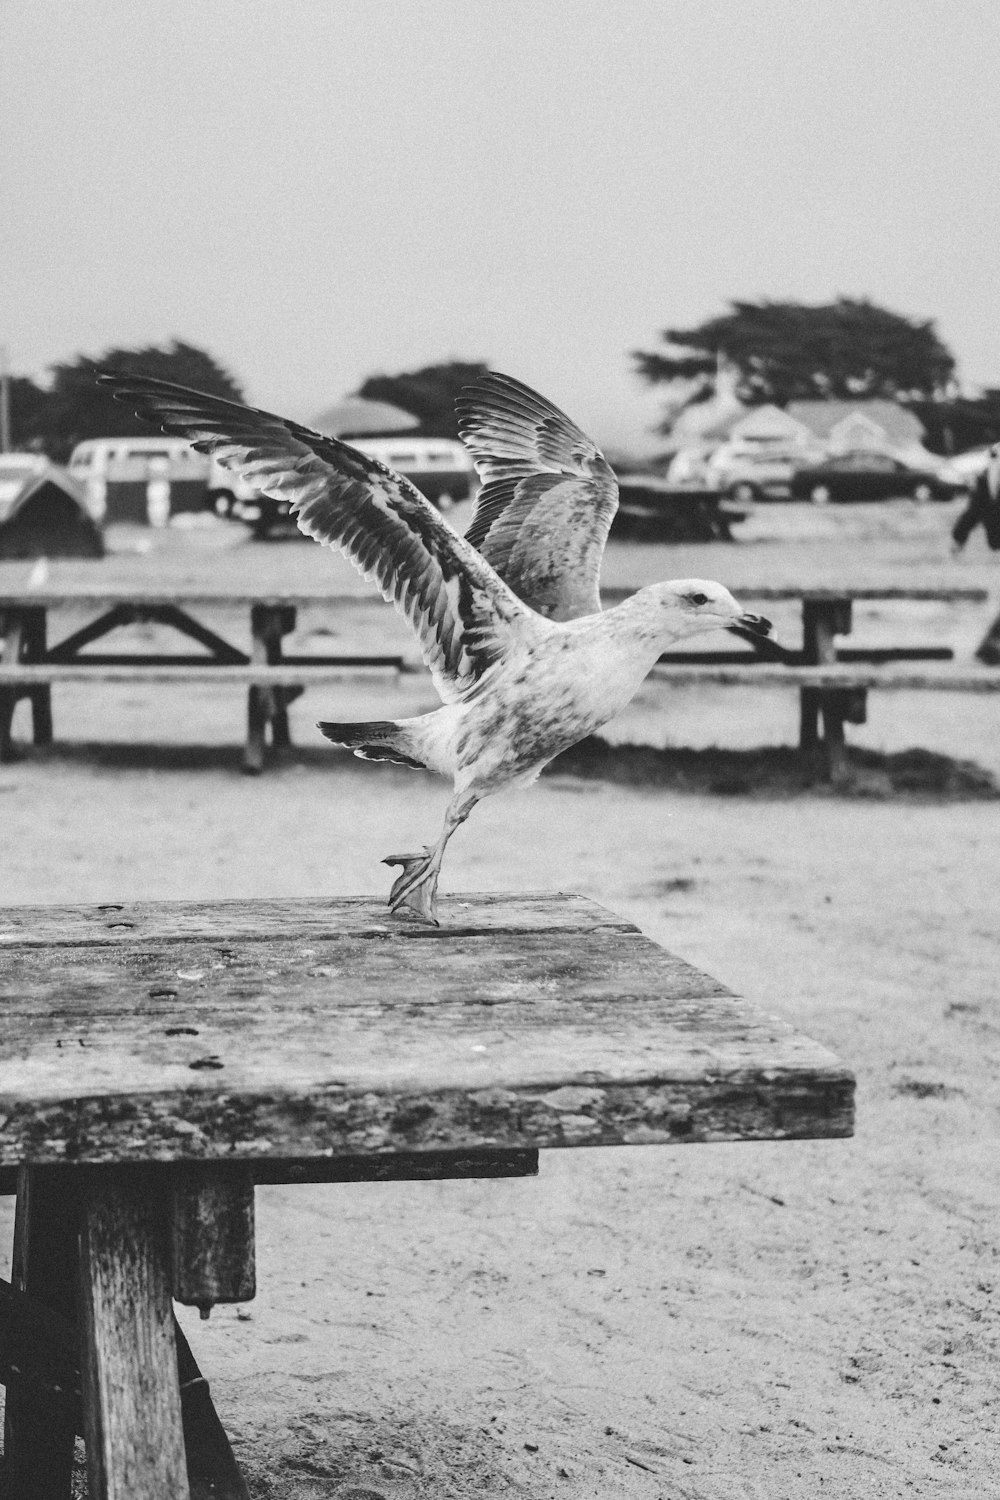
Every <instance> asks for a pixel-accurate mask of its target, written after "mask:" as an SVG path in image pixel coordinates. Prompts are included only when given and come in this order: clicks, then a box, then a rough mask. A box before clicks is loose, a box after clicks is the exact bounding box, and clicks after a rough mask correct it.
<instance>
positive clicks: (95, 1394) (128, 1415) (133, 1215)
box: [80, 1169, 190, 1500]
mask: <svg viewBox="0 0 1000 1500" xmlns="http://www.w3.org/2000/svg"><path fill="white" fill-rule="evenodd" d="M85 1199H86V1201H85V1205H84V1209H83V1216H82V1227H81V1234H80V1313H81V1326H80V1333H81V1365H82V1375H83V1417H84V1429H85V1435H86V1443H87V1475H88V1479H89V1482H90V1493H91V1500H167V1497H168V1496H169V1497H170V1500H189V1497H190V1490H189V1487H188V1478H187V1464H186V1461H185V1456H184V1438H183V1432H182V1427H181V1398H180V1385H179V1381H178V1376H177V1353H176V1346H175V1343H174V1320H173V1312H172V1309H171V1304H170V1282H169V1271H168V1264H167V1255H166V1246H165V1244H164V1235H163V1226H162V1223H161V1222H160V1215H159V1214H158V1213H157V1211H156V1208H155V1206H154V1204H153V1202H152V1195H151V1194H149V1192H148V1191H147V1190H146V1186H145V1182H144V1178H143V1174H142V1173H141V1172H130V1171H129V1170H128V1169H125V1170H120V1171H114V1172H107V1173H99V1174H97V1173H95V1174H88V1182H87V1187H86V1194H85Z"/></svg>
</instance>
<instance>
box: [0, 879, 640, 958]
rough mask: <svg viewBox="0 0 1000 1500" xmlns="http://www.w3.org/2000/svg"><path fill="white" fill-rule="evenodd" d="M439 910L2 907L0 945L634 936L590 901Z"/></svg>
mask: <svg viewBox="0 0 1000 1500" xmlns="http://www.w3.org/2000/svg"><path fill="white" fill-rule="evenodd" d="M441 909H442V913H443V914H444V921H443V925H442V927H441V928H440V929H438V928H433V927H426V926H424V925H423V924H422V923H417V922H413V921H410V920H409V919H406V918H393V917H391V916H390V915H389V912H388V910H387V908H386V905H385V902H384V901H376V900H372V899H369V898H365V897H353V898H349V899H346V900H345V899H338V900H332V899H325V898H321V897H305V898H303V897H298V898H296V897H286V898H284V899H272V900H256V901H126V900H122V901H111V902H105V903H103V904H101V905H76V906H8V907H5V908H4V909H3V910H0V949H2V948H6V947H9V946H14V947H21V946H28V947H41V948H46V947H53V946H61V945H66V946H70V947H72V946H76V945H78V944H83V943H95V944H99V945H101V946H115V945H120V944H128V943H139V942H149V941H155V942H157V943H173V942H181V941H187V940H189V939H191V938H209V939H216V938H217V939H220V940H221V939H234V940H239V942H240V943H248V942H264V941H267V940H269V939H272V938H281V939H285V940H291V939H293V938H303V939H307V938H320V937H322V938H333V939H342V938H350V937H358V938H369V937H370V938H372V939H377V940H379V941H384V940H385V939H387V938H397V939H399V940H400V941H401V942H408V941H410V940H416V941H422V942H428V941H430V942H434V941H440V940H447V939H449V938H450V937H453V936H454V935H455V934H457V933H466V934H475V933H488V932H509V933H519V932H596V931H604V930H611V931H617V932H633V933H634V932H636V931H637V930H638V929H637V928H636V927H635V925H634V924H633V923H632V922H629V921H627V920H626V919H625V918H624V917H620V916H618V915H617V914H616V913H615V912H611V911H608V910H606V908H605V907H603V906H598V905H597V903H596V902H594V901H588V900H587V899H586V898H585V897H584V896H575V895H566V894H564V893H562V892H558V891H528V892H524V893H522V894H520V895H517V896H507V895H501V894H499V893H494V892H485V893H476V894H473V895H463V896H444V897H442V898H441Z"/></svg>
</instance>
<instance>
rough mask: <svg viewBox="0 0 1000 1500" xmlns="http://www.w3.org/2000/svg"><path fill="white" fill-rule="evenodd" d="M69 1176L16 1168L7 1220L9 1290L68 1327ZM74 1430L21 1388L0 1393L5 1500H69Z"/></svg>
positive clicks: (71, 1313)
mask: <svg viewBox="0 0 1000 1500" xmlns="http://www.w3.org/2000/svg"><path fill="white" fill-rule="evenodd" d="M76 1207H77V1204H76V1194H75V1191H74V1179H73V1176H72V1173H71V1172H67V1171H66V1170H63V1169H60V1168H58V1167H55V1168H52V1167H50V1168H31V1167H22V1168H21V1169H20V1171H19V1173H18V1183H17V1207H16V1210H15V1217H14V1255H13V1271H12V1278H11V1279H12V1284H13V1286H14V1287H15V1288H16V1289H17V1290H18V1291H21V1292H26V1293H27V1294H28V1295H29V1296H31V1297H33V1298H35V1300H36V1301H38V1302H43V1303H45V1305H46V1306H47V1307H49V1308H50V1309H51V1310H52V1311H53V1312H56V1313H59V1314H60V1315H61V1316H62V1317H63V1318H65V1319H66V1320H67V1321H68V1322H72V1321H73V1320H74V1318H75V1316H76V1279H77V1278H76V1272H77V1214H76ZM74 1442H75V1426H74V1423H73V1420H72V1417H71V1416H69V1415H68V1413H67V1412H66V1410H65V1409H57V1408H56V1407H55V1406H54V1405H53V1403H52V1402H50V1401H48V1400H46V1399H45V1398H44V1397H43V1396H41V1395H39V1394H37V1393H36V1392H34V1391H32V1390H30V1389H28V1388H25V1387H23V1386H21V1385H16V1386H9V1387H8V1390H7V1403H6V1416H5V1421H4V1469H3V1477H4V1489H3V1493H4V1495H5V1496H6V1497H7V1500H69V1496H70V1491H71V1487H72V1474H73V1447H74Z"/></svg>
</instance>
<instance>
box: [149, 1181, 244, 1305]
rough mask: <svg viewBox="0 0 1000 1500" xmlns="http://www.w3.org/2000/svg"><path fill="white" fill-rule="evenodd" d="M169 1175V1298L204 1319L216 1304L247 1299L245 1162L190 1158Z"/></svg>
mask: <svg viewBox="0 0 1000 1500" xmlns="http://www.w3.org/2000/svg"><path fill="white" fill-rule="evenodd" d="M172 1175H173V1193H172V1195H171V1197H172V1202H171V1215H170V1255H171V1264H172V1268H173V1294H174V1297H175V1298H176V1300H177V1301H178V1302H183V1303H184V1304H185V1306H187V1307H198V1308H201V1310H202V1313H203V1315H204V1316H206V1317H207V1316H208V1313H209V1310H210V1309H211V1308H212V1307H214V1305H215V1303H216V1302H249V1301H251V1299H252V1298H253V1297H255V1296H256V1294H257V1279H256V1271H255V1264H254V1183H253V1172H252V1170H251V1168H250V1166H249V1164H248V1163H242V1164H239V1163H238V1164H236V1165H231V1164H230V1163H229V1162H211V1161H210V1162H191V1163H190V1164H187V1165H185V1166H184V1167H182V1168H181V1167H179V1168H178V1169H177V1170H176V1171H175V1172H174V1173H173V1174H172Z"/></svg>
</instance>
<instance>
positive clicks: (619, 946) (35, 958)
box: [0, 894, 854, 1500]
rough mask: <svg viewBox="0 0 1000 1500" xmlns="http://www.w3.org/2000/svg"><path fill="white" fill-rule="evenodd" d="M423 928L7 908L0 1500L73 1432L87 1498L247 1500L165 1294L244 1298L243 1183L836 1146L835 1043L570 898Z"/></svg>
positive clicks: (40, 1470)
mask: <svg viewBox="0 0 1000 1500" xmlns="http://www.w3.org/2000/svg"><path fill="white" fill-rule="evenodd" d="M443 920H444V924H445V925H444V926H443V927H442V928H441V929H437V930H433V929H428V928H426V927H424V926H422V925H420V926H417V925H410V924H407V923H401V922H399V921H394V920H393V919H391V918H387V916H386V914H385V912H384V909H383V908H382V907H381V906H377V905H375V904H374V903H372V902H370V901H364V900H348V901H319V900H298V901H295V900H284V901H230V902H214V903H204V904H203V903H196V902H163V903H137V904H129V903H126V902H123V903H121V904H105V905H101V906H69V907H14V908H9V909H8V910H7V911H6V912H5V913H4V915H3V918H2V920H0V996H2V998H3V1004H4V1030H3V1036H2V1039H0V1052H2V1058H3V1065H2V1069H0V1174H2V1177H0V1187H6V1188H7V1190H10V1189H11V1187H12V1186H13V1184H14V1181H15V1179H16V1186H17V1195H18V1196H17V1213H16V1220H15V1247H14V1259H13V1265H14V1275H13V1285H12V1286H5V1285H4V1284H2V1283H0V1377H2V1378H3V1379H4V1380H5V1381H6V1383H7V1387H8V1390H7V1425H6V1444H5V1454H6V1456H5V1465H6V1467H5V1489H4V1493H5V1494H6V1495H7V1496H9V1497H10V1500H38V1497H40V1496H44V1497H46V1500H68V1497H69V1494H70V1489H69V1482H70V1481H69V1475H70V1469H71V1464H72V1454H73V1443H74V1437H75V1434H76V1433H78V1432H79V1433H82V1434H83V1435H84V1436H85V1439H86V1443H87V1462H88V1472H89V1477H90V1486H91V1494H92V1496H93V1497H94V1500H163V1497H164V1496H166V1495H170V1496H171V1497H175V1500H184V1497H186V1496H187V1495H188V1494H189V1493H190V1494H191V1495H193V1496H196V1497H199V1500H200V1497H206V1500H207V1497H208V1496H209V1495H212V1496H215V1497H216V1500H246V1494H247V1492H246V1488H245V1486H244V1484H243V1481H242V1479H241V1478H240V1477H239V1473H238V1470H237V1467H236V1463H235V1460H234V1457H233V1454H232V1450H231V1448H230V1446H229V1443H228V1440H227V1439H226V1436H225V1433H224V1431H223V1429H222V1425H221V1423H220V1422H219V1419H218V1417H217V1415H216V1413H215V1410H214V1408H213V1406H212V1403H211V1399H210V1397H209V1394H208V1387H207V1384H206V1383H205V1381H204V1378H203V1377H202V1375H201V1373H200V1371H199V1369H198V1366H197V1364H196V1362H195V1358H194V1355H193V1354H192V1352H191V1349H190V1347H189V1346H188V1344H187V1342H186V1340H184V1339H183V1337H182V1336H181V1335H180V1333H179V1330H178V1328H177V1326H176V1323H175V1320H174V1317H173V1314H172V1311H171V1296H173V1297H174V1298H176V1299H177V1300H179V1301H181V1302H183V1303H186V1304H189V1305H193V1306H198V1307H200V1308H201V1309H202V1310H203V1312H205V1313H207V1311H208V1310H209V1309H210V1308H211V1306H212V1305H213V1304H214V1303H216V1302H227V1301H238V1302H240V1301H245V1300H247V1299H248V1298H250V1297H252V1296H253V1295H254V1291H255V1272H254V1239H253V1197H254V1185H255V1184H257V1183H296V1182H312V1183H345V1182H357V1181H374V1180H377V1181H391V1180H405V1179H417V1180H430V1179H436V1178H447V1177H487V1178H488V1177H498V1176H530V1175H534V1174H535V1172H536V1171H537V1164H538V1151H539V1148H544V1149H552V1148H561V1147H577V1146H639V1145H665V1144H682V1143H683V1144H692V1143H697V1142H703V1141H742V1140H788V1141H791V1140H796V1139H805V1138H810V1137H843V1136H848V1135H850V1134H851V1133H852V1130H853V1088H854V1080H853V1078H852V1075H851V1073H850V1072H849V1071H848V1069H847V1068H845V1067H844V1066H843V1065H842V1064H841V1063H840V1062H838V1061H837V1059H836V1058H835V1057H833V1056H832V1055H831V1054H830V1053H829V1052H828V1051H826V1050H825V1049H824V1048H823V1047H821V1046H819V1045H818V1044H817V1043H815V1042H812V1041H810V1040H808V1039H807V1038H805V1037H803V1036H801V1035H799V1034H797V1033H796V1032H794V1031H793V1030H792V1029H791V1028H790V1027H789V1026H787V1025H785V1024H784V1023H783V1022H780V1021H777V1020H774V1019H772V1018H770V1017H768V1016H766V1015H763V1014H762V1013H761V1012H760V1011H758V1010H757V1009H756V1008H755V1007H754V1006H753V1005H751V1004H750V1003H748V1002H747V1001H746V1000H742V999H740V998H738V997H737V996H735V995H733V994H732V993H730V992H729V991H728V990H727V989H726V988H725V987H724V986H723V985H721V984H719V983H718V982H717V981H715V980H714V979H711V978H710V977H709V976H708V975H706V974H703V973H701V972H699V971H698V970H697V969H694V968H692V967H691V966H690V965H689V964H686V963H684V962H683V961H682V960H681V959H679V958H675V957H674V956H673V955H672V954H669V953H667V952H665V951H664V950H662V949H661V948H659V947H657V946H656V945H655V944H653V943H652V942H650V941H649V940H648V939H647V938H645V937H644V936H643V935H642V934H641V933H640V932H639V931H638V930H637V929H636V928H635V927H634V926H632V925H631V924H630V923H629V922H627V921H625V920H624V919H622V918H620V917H618V916H616V915H614V914H613V913H611V912H609V911H606V910H605V909H604V908H602V907H600V906H597V905H595V904H594V903H593V902H590V901H587V900H584V899H583V898H582V897H579V896H565V895H555V894H549V895H530V896H521V897H513V896H464V897H452V898H450V899H449V900H447V901H445V902H444V903H443ZM539 1190H541V1189H539ZM189 1486H190V1488H189Z"/></svg>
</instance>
